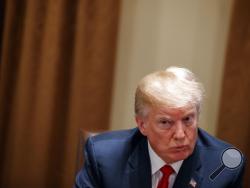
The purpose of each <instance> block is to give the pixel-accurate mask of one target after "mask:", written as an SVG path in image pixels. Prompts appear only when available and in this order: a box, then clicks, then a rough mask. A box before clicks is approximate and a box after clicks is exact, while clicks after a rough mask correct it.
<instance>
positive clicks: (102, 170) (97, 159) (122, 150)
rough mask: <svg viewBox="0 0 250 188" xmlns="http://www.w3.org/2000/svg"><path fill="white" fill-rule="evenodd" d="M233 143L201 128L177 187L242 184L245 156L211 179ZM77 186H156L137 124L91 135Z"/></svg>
mask: <svg viewBox="0 0 250 188" xmlns="http://www.w3.org/2000/svg"><path fill="white" fill-rule="evenodd" d="M231 147H232V146H231V145H229V144H227V143H225V142H222V141H220V140H218V139H216V138H214V137H212V136H210V135H209V134H208V133H206V132H205V131H204V130H201V129H199V130H198V139H197V142H196V146H195V149H194V152H193V154H192V155H191V156H189V157H188V158H187V159H185V160H184V162H183V164H182V166H181V168H180V171H179V173H178V175H177V177H176V180H175V183H174V188H187V187H192V186H191V184H192V183H193V185H194V184H196V186H195V187H196V188H197V187H199V188H225V187H226V188H240V187H242V183H241V181H242V176H243V171H244V166H245V165H244V164H245V162H244V160H243V161H242V163H241V164H240V166H239V167H237V168H235V169H228V168H225V169H224V170H223V171H222V172H221V173H220V174H219V175H218V176H217V177H216V178H215V179H213V180H211V179H210V175H211V174H212V173H213V172H214V171H215V170H216V169H217V168H218V167H220V166H221V165H222V161H221V157H222V153H223V152H224V151H225V149H227V148H231ZM191 179H192V180H191ZM191 182H192V183H191ZM75 187H76V188H93V187H94V188H152V183H151V163H150V159H149V154H148V146H147V138H146V137H145V136H143V135H142V134H141V133H140V131H139V130H138V129H137V128H135V129H131V130H125V131H114V132H108V133H104V134H100V135H97V136H94V137H90V138H89V139H88V141H87V143H86V146H85V164H84V167H83V168H82V170H81V171H80V172H79V173H78V174H77V177H76V182H75Z"/></svg>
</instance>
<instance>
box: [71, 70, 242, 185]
mask: <svg viewBox="0 0 250 188" xmlns="http://www.w3.org/2000/svg"><path fill="white" fill-rule="evenodd" d="M202 98H203V86H202V84H201V83H199V82H198V81H197V79H196V78H195V75H194V74H193V73H192V72H191V71H190V70H188V69H185V68H178V67H169V68H168V69H166V70H164V71H158V72H154V73H152V74H149V75H147V76H145V77H144V78H143V79H142V80H141V81H140V82H139V84H138V86H137V89H136V94H135V120H136V123H137V128H134V129H131V130H123V131H113V132H107V133H103V134H100V135H98V136H94V137H90V138H89V139H88V141H87V142H86V146H85V164H84V167H83V168H82V170H81V171H80V172H79V173H78V175H77V177H76V182H75V187H76V188H188V187H191V188H192V187H193V188H195V187H196V188H197V187H199V188H211V187H212V188H230V187H231V188H240V187H242V177H243V172H244V166H245V165H244V158H243V156H242V154H241V152H240V151H239V150H238V149H236V148H234V147H233V146H231V145H230V144H228V143H225V142H223V141H220V140H218V139H216V138H214V137H213V136H211V135H209V134H208V133H206V132H205V131H204V130H202V129H200V128H198V120H199V114H200V110H201V103H202Z"/></svg>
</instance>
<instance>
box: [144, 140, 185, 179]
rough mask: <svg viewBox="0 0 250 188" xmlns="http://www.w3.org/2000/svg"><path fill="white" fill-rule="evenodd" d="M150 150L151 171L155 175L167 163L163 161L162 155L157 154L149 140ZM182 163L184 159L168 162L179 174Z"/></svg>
mask: <svg viewBox="0 0 250 188" xmlns="http://www.w3.org/2000/svg"><path fill="white" fill-rule="evenodd" d="M148 152H149V157H150V161H151V173H152V175H153V174H155V173H156V172H157V171H158V170H159V169H160V168H161V167H163V166H164V165H166V164H167V163H166V162H165V161H163V160H162V158H160V156H159V155H157V153H155V151H154V150H153V148H152V147H151V145H150V143H149V141H148ZM182 163H183V160H181V161H177V162H174V163H171V164H168V165H170V166H171V167H172V168H173V169H174V171H175V173H176V174H178V172H179V170H180V168H181V165H182Z"/></svg>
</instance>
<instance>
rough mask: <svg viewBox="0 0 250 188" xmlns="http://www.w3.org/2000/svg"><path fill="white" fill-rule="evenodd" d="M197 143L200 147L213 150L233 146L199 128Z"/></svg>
mask: <svg viewBox="0 0 250 188" xmlns="http://www.w3.org/2000/svg"><path fill="white" fill-rule="evenodd" d="M197 145H198V146H200V147H202V148H206V149H214V150H221V149H225V148H229V147H234V146H233V145H231V144H229V143H227V142H225V141H223V140H220V139H218V138H216V137H214V136H212V135H210V134H209V133H207V132H206V131H204V130H203V129H201V128H199V129H198V141H197Z"/></svg>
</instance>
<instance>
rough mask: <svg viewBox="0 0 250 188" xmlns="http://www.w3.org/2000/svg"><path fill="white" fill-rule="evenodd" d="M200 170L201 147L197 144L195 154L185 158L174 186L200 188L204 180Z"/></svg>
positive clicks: (177, 187) (175, 187)
mask: <svg viewBox="0 0 250 188" xmlns="http://www.w3.org/2000/svg"><path fill="white" fill-rule="evenodd" d="M200 171H201V160H200V151H199V147H198V146H197V145H196V147H195V149H194V152H193V154H192V155H190V156H189V157H188V158H187V159H186V160H184V162H183V164H182V166H181V169H180V171H179V173H178V175H177V177H176V180H175V183H174V186H173V188H192V187H193V188H194V187H195V188H198V187H199V186H200V184H201V181H202V177H201V175H200V174H201V173H200Z"/></svg>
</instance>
